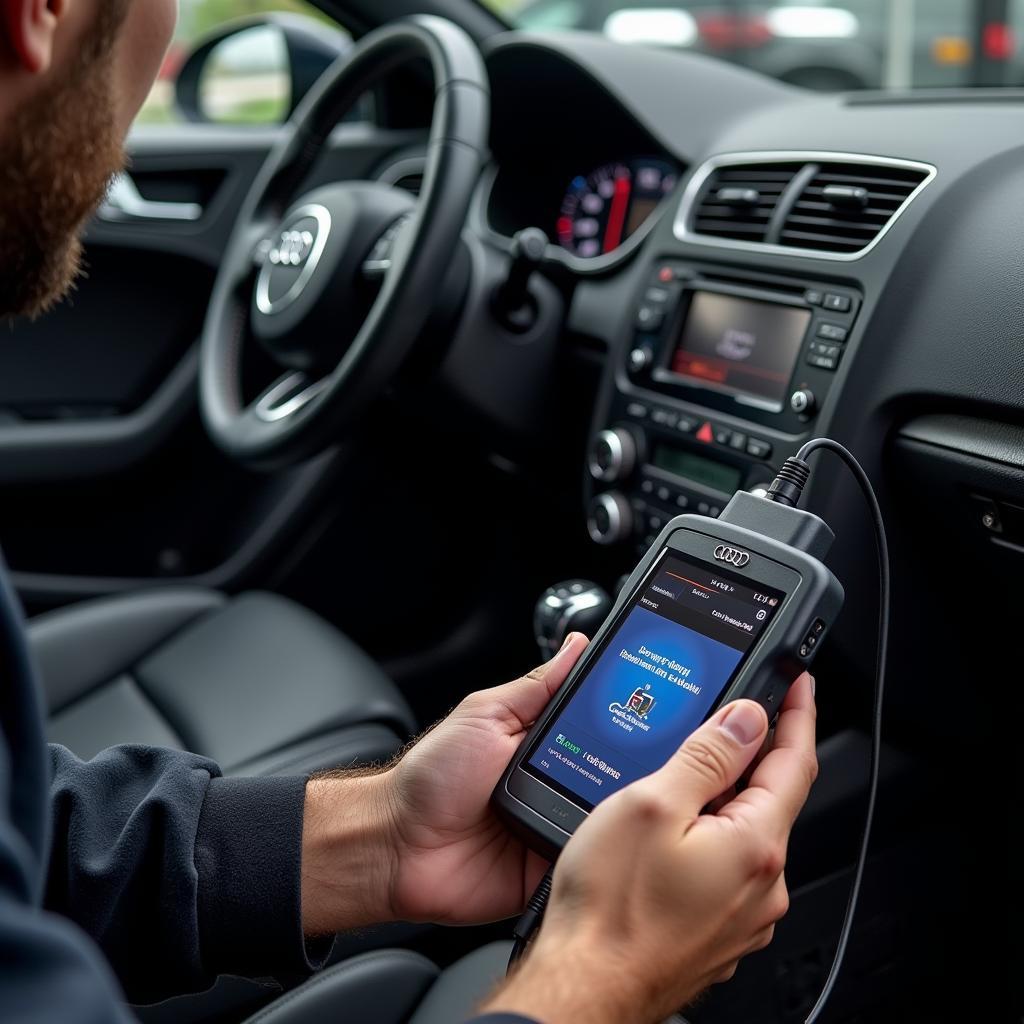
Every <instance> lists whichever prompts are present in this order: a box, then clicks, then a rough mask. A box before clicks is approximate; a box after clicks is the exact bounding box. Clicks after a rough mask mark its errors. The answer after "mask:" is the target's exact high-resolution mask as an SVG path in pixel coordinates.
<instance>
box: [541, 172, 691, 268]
mask: <svg viewBox="0 0 1024 1024" xmlns="http://www.w3.org/2000/svg"><path fill="white" fill-rule="evenodd" d="M677 179H678V174H677V171H676V169H675V167H673V166H672V165H671V164H670V163H668V162H667V161H665V160H653V159H639V160H632V161H629V162H626V163H616V164H605V165H604V166H603V167H599V168H598V169H597V170H596V171H594V172H593V174H590V175H589V176H587V177H584V176H583V175H579V176H577V177H575V178H573V180H572V181H571V182H570V183H569V189H568V191H567V192H566V194H565V198H564V199H563V200H562V210H561V216H560V217H559V218H558V224H557V226H556V228H557V234H558V241H559V243H560V244H561V246H562V248H563V249H567V250H568V251H569V252H571V253H574V254H575V255H576V256H582V257H583V258H584V259H590V258H592V257H594V256H600V255H601V254H602V253H606V252H612V251H613V250H614V249H617V248H618V247H619V246H620V245H621V244H622V243H623V242H624V241H625V240H626V239H627V238H629V236H630V235H632V234H633V232H634V231H636V230H637V228H639V227H640V225H641V224H643V222H644V221H645V220H647V218H648V217H649V216H650V215H651V214H652V213H653V212H654V210H655V207H657V205H658V203H660V202H661V200H662V199H663V198H664V197H665V196H666V195H668V193H669V192H671V191H672V189H674V188H675V186H676V181H677Z"/></svg>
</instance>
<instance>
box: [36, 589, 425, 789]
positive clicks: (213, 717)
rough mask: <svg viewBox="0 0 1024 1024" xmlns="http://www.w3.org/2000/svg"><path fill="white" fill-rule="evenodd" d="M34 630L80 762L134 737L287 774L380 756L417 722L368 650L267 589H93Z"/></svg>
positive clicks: (49, 689) (57, 731)
mask: <svg viewBox="0 0 1024 1024" xmlns="http://www.w3.org/2000/svg"><path fill="white" fill-rule="evenodd" d="M29 637H30V642H31V645H32V648H33V650H34V653H35V656H36V659H37V664H38V666H39V669H40V675H41V678H42V681H43V687H44V690H45V695H46V701H47V705H48V710H49V722H48V733H49V739H50V741H51V742H53V743H61V744H63V745H65V746H67V747H68V748H69V749H70V750H71V751H72V752H73V753H75V754H76V755H78V756H79V757H81V758H83V759H89V758H91V757H93V756H94V755H96V754H97V753H99V752H100V751H101V750H104V749H106V748H107V747H110V746H116V745H119V744H124V743H142V744H147V745H151V746H162V747H176V748H179V749H187V750H189V751H191V752H193V753H196V754H202V755H205V756H206V757H209V758H212V759H213V760H214V761H216V762H217V763H218V764H219V765H220V766H221V768H222V769H223V770H224V773H225V774H227V775H265V774H289V775H295V774H305V773H308V772H313V771H318V770H321V769H327V768H335V767H345V766H349V765H355V764H366V763H370V762H374V761H382V760H387V759H389V758H391V757H392V756H393V755H394V754H395V753H396V752H397V751H398V750H400V749H401V747H402V745H403V744H404V743H405V742H406V740H408V738H409V737H410V736H411V735H412V734H413V732H414V731H415V728H416V724H415V720H414V718H413V715H412V712H411V711H410V709H409V706H408V705H407V704H406V702H405V700H404V699H403V698H402V695H401V694H400V693H399V692H398V690H397V689H396V687H395V685H394V683H392V682H391V680H390V679H388V678H387V676H386V675H384V673H383V672H382V671H381V669H380V668H379V667H378V666H377V665H376V664H375V663H374V662H373V661H372V660H371V659H370V658H369V657H368V656H367V655H366V654H365V653H364V652H363V651H362V650H360V649H359V648H358V647H357V646H356V645H355V644H354V643H352V641H350V640H349V639H347V638H346V637H344V636H343V635H342V634H341V633H339V632H338V631H337V630H336V629H335V628H334V627H333V626H330V625H328V623H326V622H325V621H324V620H322V619H320V618H318V617H317V616H316V615H314V614H313V613H311V612H309V611H307V610H306V609H304V608H302V607H300V606H299V605H297V604H295V603H294V602H293V601H289V600H287V599H285V598H282V597H278V596H276V595H274V594H268V593H259V592H257V593H248V594H243V595H242V596H240V597H233V598H228V597H225V596H224V595H223V594H219V593H216V592H214V591H210V590H203V589H198V588H191V587H188V588H186V587H168V588H162V589H159V590H152V591H147V592H142V593H134V594H129V595H125V596H118V597H110V598H100V599H97V600H92V601H86V602H83V603H81V604H78V605H73V606H71V607H70V608H66V609H59V610H57V611H52V612H47V613H45V614H43V615H41V616H39V617H38V618H35V619H33V620H32V621H31V622H30V623H29Z"/></svg>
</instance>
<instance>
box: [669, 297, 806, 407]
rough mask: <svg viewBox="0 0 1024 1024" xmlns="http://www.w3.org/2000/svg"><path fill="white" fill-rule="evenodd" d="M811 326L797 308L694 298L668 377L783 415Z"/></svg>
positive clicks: (803, 312)
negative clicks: (739, 398) (728, 394)
mask: <svg viewBox="0 0 1024 1024" xmlns="http://www.w3.org/2000/svg"><path fill="white" fill-rule="evenodd" d="M810 322H811V311H810V310H808V309H801V308H799V307H797V306H784V305H781V304H779V303H774V302H760V301H758V300H755V299H746V298H738V297H736V296H733V295H720V294H718V293H717V292H694V293H693V297H692V299H691V301H690V308H689V310H688V311H687V315H686V320H685V322H684V323H683V329H682V332H681V334H680V337H679V341H678V343H677V345H676V348H675V350H674V351H673V352H672V355H671V357H670V361H669V364H668V367H667V372H668V373H670V374H671V375H672V376H673V377H684V378H686V379H688V380H691V381H695V382H697V383H699V384H702V385H704V386H705V387H713V388H715V389H716V390H719V391H725V392H728V393H730V394H733V395H737V396H741V397H745V398H747V399H748V400H752V404H755V405H758V406H761V407H762V408H767V409H771V410H772V411H774V412H778V411H780V410H781V409H782V408H783V405H784V402H785V399H786V395H787V392H788V388H789V381H790V378H791V377H792V375H793V368H794V367H795V366H796V361H797V359H798V357H799V355H800V348H801V346H802V344H803V340H804V336H805V335H806V333H807V328H808V326H809V325H810Z"/></svg>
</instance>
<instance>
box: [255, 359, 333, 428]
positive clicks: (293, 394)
mask: <svg viewBox="0 0 1024 1024" xmlns="http://www.w3.org/2000/svg"><path fill="white" fill-rule="evenodd" d="M327 385H328V378H326V377H321V378H319V379H318V380H310V379H309V377H307V376H306V374H304V373H302V372H301V371H295V372H293V373H286V374H285V375H284V376H283V377H280V378H278V380H276V381H275V382H274V383H273V384H271V385H270V387H269V388H267V390H266V391H264V392H263V394H262V395H260V397H259V398H257V399H256V401H255V402H253V404H252V412H253V415H254V416H255V417H256V418H257V419H259V420H262V421H263V422H264V423H279V422H281V421H282V420H286V419H288V417H289V416H294V415H295V414H296V413H297V412H298V411H299V410H300V409H304V408H305V407H306V406H307V405H309V403H310V402H312V401H315V400H316V399H317V398H318V397H319V396H320V395H321V394H323V392H324V391H325V390H326V388H327Z"/></svg>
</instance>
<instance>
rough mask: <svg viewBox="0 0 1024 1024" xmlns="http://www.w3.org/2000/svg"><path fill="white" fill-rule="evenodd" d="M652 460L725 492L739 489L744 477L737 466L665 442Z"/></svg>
mask: <svg viewBox="0 0 1024 1024" xmlns="http://www.w3.org/2000/svg"><path fill="white" fill-rule="evenodd" d="M651 461H652V464H653V465H655V466H656V467H657V468H658V469H663V470H664V471H665V472H666V473H672V474H673V475H674V476H681V477H685V478H686V479H687V480H692V481H694V482H695V483H698V484H703V485H704V486H705V487H710V488H712V490H715V491H721V492H722V493H724V494H733V493H735V492H736V491H738V490H739V488H740V481H741V480H742V479H743V474H742V473H741V472H740V470H738V469H737V468H736V467H735V466H727V465H725V463H723V462H715V461H714V460H713V459H706V458H704V456H703V455H693V454H691V453H690V452H684V451H680V450H679V449H678V448H670V447H668V445H664V444H659V445H657V446H656V447H655V449H654V456H653V458H652V460H651Z"/></svg>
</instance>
